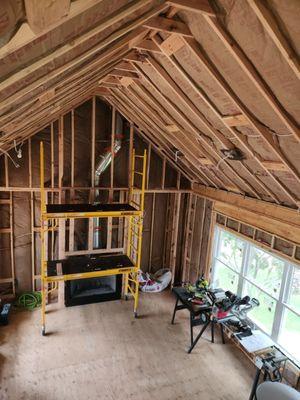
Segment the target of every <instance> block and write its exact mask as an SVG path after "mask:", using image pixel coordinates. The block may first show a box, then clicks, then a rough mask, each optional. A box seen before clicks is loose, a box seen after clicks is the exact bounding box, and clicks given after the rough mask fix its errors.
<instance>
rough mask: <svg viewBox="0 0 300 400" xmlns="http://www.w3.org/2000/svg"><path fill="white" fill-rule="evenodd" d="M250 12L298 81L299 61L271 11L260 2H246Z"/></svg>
mask: <svg viewBox="0 0 300 400" xmlns="http://www.w3.org/2000/svg"><path fill="white" fill-rule="evenodd" d="M248 3H249V5H250V7H251V8H252V10H253V11H254V12H255V14H256V16H257V18H258V19H259V20H260V22H261V24H262V26H263V27H264V28H265V30H266V31H267V32H268V34H269V36H270V37H271V39H272V40H273V42H274V43H275V45H276V46H277V48H278V50H279V51H280V52H281V54H282V56H283V58H284V59H285V60H286V62H287V63H288V64H289V66H290V67H291V69H292V71H293V72H294V73H295V75H296V77H297V78H298V79H300V65H299V59H298V56H297V54H296V53H295V51H294V50H293V48H292V46H291V45H290V44H289V42H288V41H287V39H286V38H285V36H284V35H283V34H282V32H281V29H280V27H279V25H278V22H277V21H276V19H275V17H274V15H273V13H272V11H271V10H270V9H269V8H268V7H267V3H264V2H262V1H261V0H248Z"/></svg>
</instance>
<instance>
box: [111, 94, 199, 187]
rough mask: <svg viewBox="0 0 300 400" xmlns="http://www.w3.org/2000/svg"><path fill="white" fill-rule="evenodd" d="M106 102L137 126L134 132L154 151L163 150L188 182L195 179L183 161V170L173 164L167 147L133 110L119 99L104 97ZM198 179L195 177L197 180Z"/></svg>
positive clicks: (160, 152)
mask: <svg viewBox="0 0 300 400" xmlns="http://www.w3.org/2000/svg"><path fill="white" fill-rule="evenodd" d="M106 100H107V101H108V102H109V103H111V104H112V105H116V107H117V109H118V111H119V112H120V113H121V114H122V115H123V116H124V117H125V118H126V119H127V120H128V121H130V122H131V125H132V126H133V121H134V123H135V124H136V125H137V126H139V127H136V130H137V131H138V132H139V134H140V135H141V136H142V137H143V138H145V139H146V140H147V141H149V142H150V143H151V145H152V146H153V147H154V148H155V149H156V151H157V152H158V153H159V154H161V155H162V149H164V153H166V154H167V156H168V160H169V162H170V164H171V165H172V166H173V167H174V168H175V169H177V170H179V171H180V172H181V173H182V174H183V175H184V176H185V177H186V178H187V179H188V180H190V181H193V180H195V178H196V176H197V175H196V174H195V173H194V172H193V171H191V170H190V168H189V165H188V164H186V162H185V161H183V162H182V164H183V165H184V166H185V168H182V167H181V165H179V164H178V163H177V164H175V163H174V161H173V160H172V155H171V154H170V153H169V151H168V147H167V146H166V145H165V143H164V142H163V141H162V140H161V138H160V137H157V136H156V133H155V132H154V131H152V130H151V128H150V129H149V128H148V126H147V124H145V123H144V121H142V120H141V118H140V117H139V116H138V117H137V116H136V115H135V116H134V114H133V110H129V109H128V108H127V107H126V106H125V105H124V104H123V103H122V102H120V99H119V98H118V99H116V98H114V97H113V96H112V97H110V98H107V97H106ZM198 179H199V177H198V176H197V180H198Z"/></svg>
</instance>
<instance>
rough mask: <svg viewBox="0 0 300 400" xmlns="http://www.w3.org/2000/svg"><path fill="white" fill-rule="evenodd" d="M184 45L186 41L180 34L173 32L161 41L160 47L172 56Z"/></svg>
mask: <svg viewBox="0 0 300 400" xmlns="http://www.w3.org/2000/svg"><path fill="white" fill-rule="evenodd" d="M183 46H184V41H183V40H182V39H181V37H180V36H178V35H175V34H172V35H170V36H169V37H168V38H167V39H165V40H164V41H163V42H161V44H160V47H161V49H162V51H163V52H164V53H165V54H166V55H167V56H170V55H172V54H174V53H176V52H177V51H178V50H180V49H181V48H182V47H183Z"/></svg>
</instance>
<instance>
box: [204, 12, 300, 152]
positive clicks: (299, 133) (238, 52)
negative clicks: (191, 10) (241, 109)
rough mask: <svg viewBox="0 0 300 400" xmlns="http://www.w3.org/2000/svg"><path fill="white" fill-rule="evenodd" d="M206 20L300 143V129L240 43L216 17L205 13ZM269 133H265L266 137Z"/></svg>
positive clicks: (270, 142)
mask: <svg viewBox="0 0 300 400" xmlns="http://www.w3.org/2000/svg"><path fill="white" fill-rule="evenodd" d="M203 18H205V20H206V22H207V23H208V24H209V26H210V28H211V29H212V30H213V31H214V32H215V33H216V35H217V36H218V38H219V39H220V40H221V42H222V43H223V44H224V46H225V47H226V49H227V50H228V51H229V53H230V54H231V55H232V57H233V58H234V59H235V60H236V62H237V63H238V65H239V66H240V67H241V68H242V70H243V71H244V73H245V74H246V75H247V76H248V78H249V79H250V80H251V82H252V84H253V85H254V86H255V87H256V88H257V89H258V90H259V92H260V93H261V95H262V96H263V97H264V99H265V100H266V101H267V102H268V104H269V105H270V106H271V107H272V109H273V110H274V112H275V113H276V115H277V116H278V117H279V118H280V119H281V121H282V122H283V123H284V124H285V126H286V127H287V128H288V129H289V131H290V132H292V133H293V134H294V136H295V139H297V141H298V143H299V142H300V130H299V128H298V127H297V126H296V124H295V122H294V121H292V120H291V118H290V117H289V116H288V114H287V113H286V111H285V110H284V109H283V107H282V105H281V104H280V103H279V102H278V100H277V99H276V97H275V96H274V94H273V93H272V92H271V91H270V89H269V88H268V86H267V85H266V83H265V82H264V81H263V79H262V78H261V76H260V75H259V74H258V72H257V71H256V69H255V68H254V67H253V65H252V64H251V62H250V61H249V60H248V58H247V56H246V55H245V53H244V52H243V51H242V49H241V48H240V47H239V46H238V44H237V43H236V42H235V41H234V39H233V38H232V37H231V36H230V35H229V33H228V32H226V31H225V30H224V29H223V27H222V26H221V24H220V22H219V21H218V20H217V19H216V18H212V17H210V16H208V15H203ZM266 136H267V134H266V133H265V137H266ZM268 142H269V144H270V145H271V146H272V147H273V148H274V145H272V142H273V141H272V140H270V141H269V140H268Z"/></svg>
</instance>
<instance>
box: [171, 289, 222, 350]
mask: <svg viewBox="0 0 300 400" xmlns="http://www.w3.org/2000/svg"><path fill="white" fill-rule="evenodd" d="M172 292H173V293H174V294H175V296H176V303H175V307H174V312H173V317H172V322H171V323H172V324H174V320H175V315H176V312H177V311H179V310H188V311H189V313H190V333H191V345H190V347H189V350H188V353H191V352H192V350H193V348H194V347H195V346H196V344H197V342H198V340H199V339H200V338H201V336H202V334H203V333H204V331H205V330H206V328H207V327H208V326H209V324H211V341H212V342H213V343H214V328H215V323H216V322H218V321H217V320H215V319H212V318H211V311H212V305H211V304H210V303H208V302H207V303H204V304H203V305H199V304H195V303H193V302H192V301H191V300H190V299H191V297H192V294H191V293H189V292H188V291H187V290H186V289H185V288H184V287H174V288H173V289H172ZM179 303H181V304H179ZM199 325H203V326H202V329H201V330H200V332H199V333H198V335H197V337H196V338H195V340H194V332H193V329H194V327H195V326H199ZM220 328H221V334H222V341H223V343H225V339H224V332H223V327H222V325H220Z"/></svg>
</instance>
